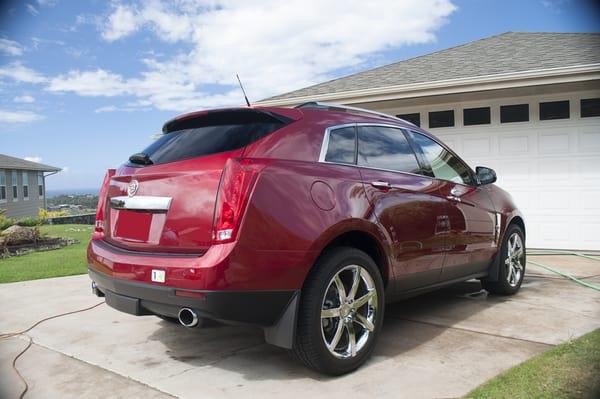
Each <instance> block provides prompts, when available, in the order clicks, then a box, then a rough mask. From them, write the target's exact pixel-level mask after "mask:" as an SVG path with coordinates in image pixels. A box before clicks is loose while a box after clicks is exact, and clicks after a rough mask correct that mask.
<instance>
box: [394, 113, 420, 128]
mask: <svg viewBox="0 0 600 399" xmlns="http://www.w3.org/2000/svg"><path fill="white" fill-rule="evenodd" d="M396 116H397V117H398V118H400V119H404V120H405V121H409V122H410V123H412V124H413V125H416V126H421V114H420V113H418V112H417V113H414V114H400V115H396Z"/></svg>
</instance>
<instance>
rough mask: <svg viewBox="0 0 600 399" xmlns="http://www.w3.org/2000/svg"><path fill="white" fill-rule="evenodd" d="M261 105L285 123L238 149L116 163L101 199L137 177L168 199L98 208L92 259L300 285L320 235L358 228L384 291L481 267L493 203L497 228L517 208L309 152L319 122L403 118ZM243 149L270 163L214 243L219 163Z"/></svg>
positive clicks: (135, 272)
mask: <svg viewBox="0 0 600 399" xmlns="http://www.w3.org/2000/svg"><path fill="white" fill-rule="evenodd" d="M260 109H262V110H265V111H268V112H274V113H279V114H280V115H285V116H286V117H288V118H290V119H291V120H292V121H291V122H290V123H289V124H287V125H286V126H285V127H283V128H281V129H279V130H278V131H275V132H273V133H271V134H268V135H267V136H265V137H263V138H262V139H260V140H258V141H256V142H254V143H251V144H249V145H247V146H245V147H244V148H241V149H239V150H234V151H230V152H226V153H219V154H214V155H209V156H204V157H198V158H193V159H187V160H183V161H177V162H171V163H166V164H160V165H150V166H145V167H140V168H135V167H129V166H122V167H120V168H119V169H118V170H117V172H116V174H115V175H114V176H113V177H112V178H111V179H110V182H109V185H108V190H107V191H108V193H107V199H108V200H110V198H113V197H117V196H127V186H128V184H129V182H130V181H131V180H132V179H135V180H137V181H138V182H139V187H138V192H137V193H136V195H140V196H168V197H171V198H172V203H171V207H170V208H169V210H168V211H167V212H166V213H164V212H163V213H160V212H144V211H143V212H131V211H122V210H117V209H112V208H110V207H109V206H107V207H106V209H105V212H104V220H105V236H104V238H102V239H96V240H92V241H91V243H90V245H89V247H88V263H89V265H90V268H91V269H93V270H94V271H96V272H100V273H103V274H106V275H108V276H111V277H114V278H116V279H122V280H131V281H137V282H143V283H147V284H150V285H161V286H164V285H166V286H169V287H173V288H180V289H194V290H211V291H248V290H249V291H252V290H298V289H301V288H302V285H303V283H304V280H305V278H306V276H307V274H308V273H309V271H310V269H311V267H312V266H313V264H314V262H315V261H316V259H317V258H318V256H319V255H320V254H321V253H322V251H323V249H324V248H326V246H327V245H328V244H329V243H331V242H332V241H334V240H335V239H336V238H338V237H340V235H342V234H344V233H348V232H361V233H363V234H366V235H368V236H370V237H372V238H373V239H374V240H375V241H376V242H377V243H378V246H379V248H380V249H381V250H382V252H383V258H384V259H383V264H382V265H381V267H382V268H383V269H384V273H385V275H386V276H388V277H389V283H388V290H390V291H403V290H409V289H413V288H418V287H420V286H423V285H431V284H434V283H437V282H439V281H441V280H444V279H452V278H455V277H456V276H457V275H459V276H460V275H466V272H467V271H468V272H473V271H476V270H479V271H482V270H484V268H485V267H487V266H488V265H489V263H490V262H491V260H492V258H493V256H494V254H495V253H496V251H497V237H496V235H495V231H494V228H495V213H496V212H500V213H501V219H502V232H503V231H504V229H505V227H506V224H507V223H508V221H510V220H511V219H512V218H514V217H521V216H520V214H519V212H518V210H517V209H516V207H515V206H514V204H513V203H512V200H511V199H510V197H509V196H508V195H507V194H506V193H504V192H503V191H502V190H500V189H499V188H497V187H495V186H485V187H471V186H464V185H456V184H453V183H451V182H446V181H442V180H439V179H434V178H431V177H426V176H418V175H412V174H408V173H400V172H390V171H381V170H373V169H367V168H359V167H356V166H346V165H337V164H327V163H321V162H318V158H319V153H320V150H321V145H322V143H323V134H324V130H325V129H326V128H328V127H331V126H335V125H340V124H347V123H357V122H360V123H368V122H375V123H383V122H385V123H386V124H393V125H396V126H398V127H408V128H412V129H414V126H412V125H409V124H404V123H402V122H398V121H394V120H390V119H385V118H380V117H375V116H365V115H360V114H353V113H347V112H334V111H325V110H311V109H306V110H305V109H302V110H298V109H294V110H292V109H281V108H260ZM202 115H203V113H202V112H200V113H194V114H188V115H184V116H182V117H180V118H193V117H201V116H202ZM242 157H243V158H250V159H255V160H257V161H258V162H261V160H262V161H264V160H268V162H265V164H266V166H265V167H264V168H263V169H262V170H261V171H260V172H259V175H258V177H257V179H256V182H255V184H254V186H253V188H252V190H251V192H250V194H249V195H250V197H249V200H248V205H247V207H246V209H245V211H244V213H243V218H242V221H241V224H240V226H239V231H238V233H237V237H236V239H235V241H234V242H231V243H227V244H217V243H215V242H214V241H213V237H212V224H213V215H214V212H215V202H216V196H217V192H218V190H219V184H220V180H221V175H222V170H223V166H224V165H225V163H226V162H227V160H228V159H230V158H242ZM382 178H385V179H386V180H387V181H390V182H391V183H392V184H393V185H394V188H393V189H391V190H389V191H387V192H384V191H381V190H378V189H376V188H374V187H372V186H371V185H370V182H371V181H373V180H379V179H382ZM455 186H460V187H459V190H462V191H461V192H460V193H459V195H458V196H459V197H460V198H461V200H462V202H461V203H453V202H451V201H449V200H448V199H447V198H446V197H447V196H448V195H449V192H450V190H452V189H453V188H454V187H455ZM107 202H108V201H107ZM96 238H100V237H99V236H96ZM153 269H158V270H164V271H165V275H166V282H165V283H164V284H163V283H156V282H152V281H151V272H152V270H153Z"/></svg>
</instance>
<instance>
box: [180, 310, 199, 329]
mask: <svg viewBox="0 0 600 399" xmlns="http://www.w3.org/2000/svg"><path fill="white" fill-rule="evenodd" d="M177 318H178V319H179V322H180V323H181V325H182V326H184V327H188V328H192V327H196V326H197V325H198V315H197V314H196V312H195V311H193V310H192V309H189V308H181V310H180V311H179V314H178V315H177Z"/></svg>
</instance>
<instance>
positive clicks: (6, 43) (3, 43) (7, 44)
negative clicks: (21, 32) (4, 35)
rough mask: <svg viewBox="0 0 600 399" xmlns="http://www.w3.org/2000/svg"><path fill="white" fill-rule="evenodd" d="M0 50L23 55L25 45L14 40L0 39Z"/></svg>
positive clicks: (5, 52)
mask: <svg viewBox="0 0 600 399" xmlns="http://www.w3.org/2000/svg"><path fill="white" fill-rule="evenodd" d="M0 52H2V53H4V54H8V55H21V54H23V47H22V46H21V45H20V44H19V43H17V42H15V41H14V40H8V39H0Z"/></svg>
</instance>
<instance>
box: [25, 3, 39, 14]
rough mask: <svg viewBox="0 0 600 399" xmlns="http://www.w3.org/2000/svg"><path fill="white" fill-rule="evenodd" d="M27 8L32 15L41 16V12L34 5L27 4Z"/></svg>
mask: <svg viewBox="0 0 600 399" xmlns="http://www.w3.org/2000/svg"><path fill="white" fill-rule="evenodd" d="M25 7H26V8H27V12H29V13H30V14H31V15H33V16H36V15H39V14H40V12H39V11H38V10H37V8H35V7H34V6H33V4H29V3H28V4H25Z"/></svg>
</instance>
